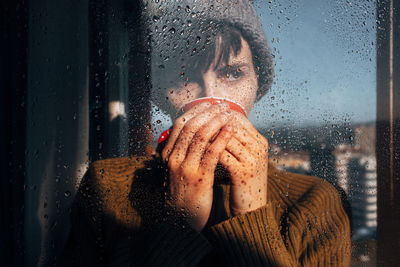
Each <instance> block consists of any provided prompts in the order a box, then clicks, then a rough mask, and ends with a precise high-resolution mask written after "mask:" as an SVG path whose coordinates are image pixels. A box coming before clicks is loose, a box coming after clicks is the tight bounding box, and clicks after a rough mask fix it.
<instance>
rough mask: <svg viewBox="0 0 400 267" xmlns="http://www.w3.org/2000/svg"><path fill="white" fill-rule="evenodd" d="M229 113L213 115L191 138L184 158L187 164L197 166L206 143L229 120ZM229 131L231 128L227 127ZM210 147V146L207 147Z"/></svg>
mask: <svg viewBox="0 0 400 267" xmlns="http://www.w3.org/2000/svg"><path fill="white" fill-rule="evenodd" d="M229 119H230V114H228V113H222V114H219V115H217V116H215V117H214V118H213V119H212V120H210V121H209V122H208V123H207V124H205V125H204V126H203V127H202V128H201V129H200V130H199V131H198V132H197V133H196V134H195V136H194V137H193V140H192V142H191V144H190V146H189V149H188V154H187V157H186V160H185V164H188V165H189V166H199V165H200V161H201V158H202V157H203V155H204V151H205V149H206V147H207V145H208V144H209V143H210V142H211V139H212V138H213V137H214V136H216V135H217V134H218V132H219V131H220V130H221V128H223V127H224V126H225V125H226V124H227V123H228V121H229ZM229 130H230V131H231V130H232V128H231V127H229ZM208 149H210V148H208Z"/></svg>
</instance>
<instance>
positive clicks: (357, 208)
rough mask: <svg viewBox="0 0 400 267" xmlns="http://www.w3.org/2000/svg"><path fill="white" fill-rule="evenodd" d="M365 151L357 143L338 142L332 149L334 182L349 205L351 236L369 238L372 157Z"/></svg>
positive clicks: (372, 230) (373, 202) (373, 204)
mask: <svg viewBox="0 0 400 267" xmlns="http://www.w3.org/2000/svg"><path fill="white" fill-rule="evenodd" d="M369 146H371V144H369ZM366 148H367V147H364V149H366ZM366 151H368V150H361V149H360V147H359V146H351V145H347V144H342V145H339V146H337V147H336V149H335V152H334V155H335V158H336V174H337V177H338V185H339V186H340V187H342V188H343V190H344V191H345V192H346V194H347V196H348V197H349V201H350V204H351V209H352V220H353V239H362V238H371V237H375V234H376V226H377V180H376V177H377V176H376V158H375V155H374V154H369V153H366ZM369 152H372V150H369Z"/></svg>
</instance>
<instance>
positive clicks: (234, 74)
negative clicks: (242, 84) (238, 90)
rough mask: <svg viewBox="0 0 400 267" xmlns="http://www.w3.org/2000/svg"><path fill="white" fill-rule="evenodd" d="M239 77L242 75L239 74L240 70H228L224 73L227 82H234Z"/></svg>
mask: <svg viewBox="0 0 400 267" xmlns="http://www.w3.org/2000/svg"><path fill="white" fill-rule="evenodd" d="M241 75H242V73H241V71H240V69H237V70H230V71H226V72H225V78H226V79H227V80H228V81H236V80H237V79H239V78H240V76H241Z"/></svg>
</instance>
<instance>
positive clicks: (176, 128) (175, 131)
mask: <svg viewBox="0 0 400 267" xmlns="http://www.w3.org/2000/svg"><path fill="white" fill-rule="evenodd" d="M210 106H211V104H210V103H207V102H204V103H200V104H199V105H196V106H194V107H193V108H191V109H190V110H189V111H188V112H186V113H185V114H183V115H182V116H180V117H179V118H177V119H176V120H175V121H174V125H173V127H172V131H171V133H170V135H169V137H168V141H167V144H166V145H165V147H164V149H163V151H162V153H161V157H162V159H163V160H167V159H168V156H169V154H170V152H171V151H172V148H173V146H174V144H175V142H176V140H177V139H178V137H179V134H180V132H181V131H182V129H183V127H184V126H185V124H186V123H187V122H188V121H189V120H191V119H192V118H193V117H195V116H196V115H197V114H199V113H201V112H203V111H205V110H206V109H207V108H209V107H210Z"/></svg>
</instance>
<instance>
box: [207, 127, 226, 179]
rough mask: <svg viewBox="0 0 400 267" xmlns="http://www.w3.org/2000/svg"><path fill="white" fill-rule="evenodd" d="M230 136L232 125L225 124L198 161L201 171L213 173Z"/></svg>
mask: <svg viewBox="0 0 400 267" xmlns="http://www.w3.org/2000/svg"><path fill="white" fill-rule="evenodd" d="M231 137H232V127H230V126H225V127H223V128H222V130H221V131H220V132H219V134H218V136H217V137H216V139H215V140H214V141H213V142H212V144H211V145H210V146H208V148H207V150H206V152H205V153H204V157H203V159H202V161H201V163H200V168H201V171H202V172H204V173H205V174H213V173H214V171H215V168H216V166H217V164H218V162H219V160H220V158H221V155H222V153H223V152H224V151H225V147H226V145H227V143H228V142H229V140H230V139H231Z"/></svg>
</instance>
